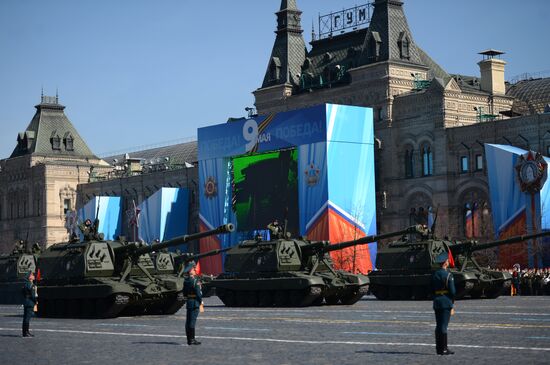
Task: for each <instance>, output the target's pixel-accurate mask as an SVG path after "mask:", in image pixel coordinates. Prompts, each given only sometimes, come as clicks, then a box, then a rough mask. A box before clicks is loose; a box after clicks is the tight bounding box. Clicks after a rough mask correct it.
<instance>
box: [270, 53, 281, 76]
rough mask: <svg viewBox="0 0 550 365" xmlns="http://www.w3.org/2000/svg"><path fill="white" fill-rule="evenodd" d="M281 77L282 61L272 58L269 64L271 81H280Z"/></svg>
mask: <svg viewBox="0 0 550 365" xmlns="http://www.w3.org/2000/svg"><path fill="white" fill-rule="evenodd" d="M280 77H281V61H280V60H279V57H272V58H271V62H270V63H269V78H270V81H278V80H279V78H280Z"/></svg>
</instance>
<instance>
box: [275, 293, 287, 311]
mask: <svg viewBox="0 0 550 365" xmlns="http://www.w3.org/2000/svg"><path fill="white" fill-rule="evenodd" d="M273 301H274V302H275V306H276V307H284V306H286V305H288V295H287V293H286V292H285V291H283V290H277V291H276V292H275V295H274V296H273Z"/></svg>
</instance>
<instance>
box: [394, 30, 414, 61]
mask: <svg viewBox="0 0 550 365" xmlns="http://www.w3.org/2000/svg"><path fill="white" fill-rule="evenodd" d="M410 45H411V40H410V39H409V36H408V35H407V34H406V33H405V32H401V33H400V34H399V39H398V41H397V46H398V47H399V56H400V57H401V58H402V59H406V60H408V59H409V58H410Z"/></svg>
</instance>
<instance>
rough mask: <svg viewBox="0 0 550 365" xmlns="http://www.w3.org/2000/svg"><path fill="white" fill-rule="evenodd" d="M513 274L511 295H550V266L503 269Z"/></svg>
mask: <svg viewBox="0 0 550 365" xmlns="http://www.w3.org/2000/svg"><path fill="white" fill-rule="evenodd" d="M503 271H508V272H510V274H512V287H511V288H510V295H512V296H513V295H550V268H544V269H522V270H521V269H520V268H519V267H517V266H516V267H514V268H512V269H503Z"/></svg>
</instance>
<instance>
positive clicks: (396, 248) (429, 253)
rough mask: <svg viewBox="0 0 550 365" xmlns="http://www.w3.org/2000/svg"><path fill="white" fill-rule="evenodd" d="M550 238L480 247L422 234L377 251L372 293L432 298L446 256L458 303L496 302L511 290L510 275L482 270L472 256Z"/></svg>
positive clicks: (511, 240)
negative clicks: (432, 284) (472, 300)
mask: <svg viewBox="0 0 550 365" xmlns="http://www.w3.org/2000/svg"><path fill="white" fill-rule="evenodd" d="M548 235H550V231H548V232H541V233H536V234H532V235H521V236H515V237H511V238H507V239H502V240H496V241H490V242H486V243H479V242H477V241H472V240H469V241H464V242H456V241H454V242H453V241H450V240H440V239H437V238H436V237H433V235H431V236H430V234H422V235H420V237H416V238H415V239H406V240H400V241H396V242H392V243H390V244H389V245H387V246H386V247H383V248H379V249H378V254H377V259H376V262H377V269H378V270H377V271H373V272H371V273H370V274H369V279H370V281H371V291H372V293H373V294H374V295H375V296H376V297H377V298H378V299H402V300H404V299H427V298H429V297H430V295H431V290H430V279H431V275H432V272H433V270H435V269H437V268H438V264H436V263H435V258H436V257H437V256H438V255H439V254H441V253H442V252H447V253H448V254H449V257H450V258H451V259H452V261H454V267H451V268H450V271H451V273H452V274H453V277H454V279H455V286H456V288H457V299H460V298H462V297H465V296H469V297H471V298H480V297H482V296H484V297H486V298H496V297H498V296H500V295H501V294H502V293H503V291H504V290H506V289H507V288H509V287H510V285H511V279H512V277H511V275H510V273H508V272H503V271H498V270H491V269H489V268H484V267H482V266H481V265H479V264H478V263H477V261H476V260H475V258H474V257H473V253H474V252H476V251H480V250H485V249H488V248H493V247H497V246H502V245H507V244H513V243H518V242H523V241H526V240H530V239H534V238H538V237H543V236H548Z"/></svg>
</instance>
